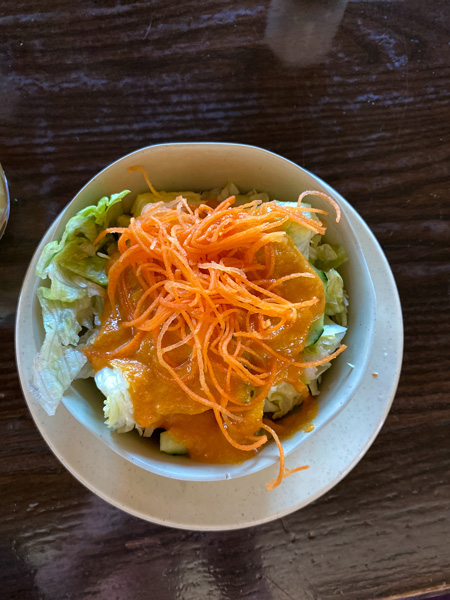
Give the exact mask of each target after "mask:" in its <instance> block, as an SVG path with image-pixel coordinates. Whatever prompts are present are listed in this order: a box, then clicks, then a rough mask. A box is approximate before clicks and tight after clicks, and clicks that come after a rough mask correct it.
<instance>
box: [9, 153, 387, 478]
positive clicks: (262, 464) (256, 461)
mask: <svg viewBox="0 0 450 600" xmlns="http://www.w3.org/2000/svg"><path fill="white" fill-rule="evenodd" d="M196 146H200V147H205V146H210V147H213V146H214V147H228V148H236V147H241V148H245V149H249V150H250V151H252V152H255V151H256V152H259V153H264V154H265V155H268V156H269V157H270V159H271V160H272V159H276V160H277V161H280V162H281V163H284V164H290V165H292V166H293V167H295V169H298V170H300V171H302V172H303V173H306V174H307V175H308V176H309V177H312V178H313V179H314V180H315V181H317V183H318V184H319V185H321V186H322V187H324V188H326V189H327V191H328V193H330V195H332V196H333V197H334V198H336V199H337V201H338V203H339V205H340V207H341V210H342V212H343V214H344V218H345V219H346V222H347V225H348V227H349V228H350V230H351V232H352V234H353V236H354V237H355V239H356V240H357V236H356V234H355V232H354V230H353V227H352V225H351V222H350V220H349V219H348V216H347V214H346V210H348V208H347V209H346V206H345V205H346V204H348V202H347V201H346V200H345V199H343V198H342V196H341V195H340V194H338V192H336V191H335V190H334V189H333V188H332V187H331V186H330V185H329V184H327V183H326V182H324V181H323V180H321V179H320V178H319V177H318V176H316V175H315V174H313V173H311V172H310V171H308V170H307V169H305V168H303V167H301V166H300V165H297V164H296V163H294V162H293V161H291V160H289V159H287V158H285V157H283V156H280V155H278V154H276V153H274V152H271V151H269V150H266V149H263V148H260V147H257V146H252V145H248V144H235V143H227V142H174V143H163V144H154V145H150V146H145V147H143V148H139V149H137V150H134V151H132V152H130V153H128V154H126V155H124V156H122V157H119V158H118V159H117V160H115V161H114V162H112V163H110V164H109V165H107V166H106V167H105V168H103V169H102V170H101V171H99V172H98V173H96V174H95V175H94V176H93V177H92V178H91V179H90V180H89V181H88V182H87V183H86V184H85V185H84V186H83V187H82V188H81V189H80V190H79V191H78V192H77V193H76V194H75V195H74V197H73V198H72V200H71V201H70V202H69V203H68V204H67V205H66V206H65V207H64V208H63V210H62V211H61V212H60V214H59V215H58V217H57V218H56V219H55V220H54V221H53V223H52V224H51V226H50V227H49V229H48V230H47V232H46V233H45V234H44V236H43V238H42V240H41V243H40V244H39V246H38V248H37V249H36V251H35V253H34V255H33V259H32V261H31V262H30V265H29V268H28V270H27V273H26V275H25V279H24V284H25V281H26V280H27V278H28V280H30V278H31V280H33V279H34V283H33V289H34V290H35V288H36V285H37V282H38V281H39V278H37V277H36V276H35V275H34V274H33V273H32V268H33V262H35V259H37V258H36V257H37V256H38V255H39V254H40V252H41V251H42V248H43V246H44V244H45V243H48V241H50V240H51V239H55V238H58V237H59V235H60V232H58V230H59V228H60V227H61V226H62V225H63V224H64V226H65V223H66V222H67V220H68V219H69V218H70V216H71V214H70V209H71V208H72V209H73V208H74V206H75V205H77V200H79V198H80V196H81V197H82V196H83V195H84V194H85V193H86V192H87V190H88V189H89V187H90V186H91V185H92V184H93V183H94V182H95V181H96V180H97V179H98V178H100V177H101V176H102V175H103V176H104V175H105V174H106V173H107V172H108V171H109V170H113V169H116V168H117V167H118V166H119V164H120V163H122V162H123V161H125V160H126V159H129V158H130V157H133V156H136V155H140V154H143V153H146V152H148V151H151V150H153V149H155V148H167V147H185V148H192V147H196ZM342 200H344V204H343V203H342ZM89 203H90V202H89V199H88V198H86V201H85V202H83V203H82V205H81V207H80V206H77V209H76V212H78V211H79V210H81V208H82V207H83V205H85V206H88V205H89ZM360 258H361V259H362V262H363V263H364V265H365V267H366V269H365V270H366V273H367V276H368V279H369V282H370V286H371V292H372V295H373V300H374V302H375V309H374V315H373V319H372V322H371V329H370V334H369V337H370V343H369V344H366V352H365V357H364V360H363V361H362V367H361V368H360V369H359V378H358V380H357V381H356V382H355V384H354V387H353V389H352V392H351V393H350V394H349V395H348V397H347V399H346V401H345V402H343V403H342V404H340V405H339V406H338V407H337V410H335V411H334V413H333V414H332V415H331V416H330V417H329V418H328V419H327V420H326V421H324V422H322V423H320V424H319V425H318V426H316V427H315V429H314V432H312V433H315V432H317V431H319V430H321V429H322V428H323V427H326V426H327V425H328V424H329V423H331V422H332V421H333V420H334V419H335V418H336V417H337V416H338V414H339V413H340V412H341V411H342V410H343V409H344V408H345V406H347V404H348V402H350V401H351V399H352V398H353V397H354V395H355V394H356V392H357V390H358V388H359V386H360V384H361V381H362V378H363V375H364V373H365V370H366V368H367V364H368V361H369V358H370V354H371V350H372V345H373V338H374V331H375V320H376V295H375V290H374V289H373V282H372V277H371V274H370V269H369V266H368V264H367V261H366V260H365V257H364V253H363V251H362V249H361V248H360ZM22 294H23V287H22V291H21V294H20V297H19V303H18V311H17V320H16V355H17V364H18V370H19V375H20V379H21V384H22V389H23V392H24V396H25V398H26V400H27V403H28V397H27V394H26V392H25V385H24V383H27V382H22V374H23V366H22V365H21V359H20V353H19V345H20V339H19V338H20V335H19V323H18V320H19V314H20V307H21V306H22V304H23V297H22ZM26 391H27V392H29V393H30V394H31V392H30V391H29V390H28V389H26ZM31 396H32V394H31ZM62 403H63V404H64V405H65V408H66V409H67V410H69V412H70V413H71V414H72V416H74V418H76V419H77V420H79V419H78V418H77V416H76V415H75V414H74V413H73V412H72V410H71V409H70V405H68V404H67V402H65V399H64V398H63V402H62ZM50 418H51V417H50ZM81 423H82V425H83V426H84V427H86V428H87V429H88V430H89V431H90V432H91V433H92V434H93V435H95V436H96V437H99V438H100V439H101V440H102V441H103V442H105V443H106V445H107V446H108V447H109V448H110V449H112V450H113V451H115V452H116V453H118V454H119V455H120V456H122V457H123V458H125V459H126V460H128V461H130V462H131V463H133V464H137V465H138V466H140V467H142V468H143V469H145V470H147V471H151V472H153V473H156V474H158V475H162V476H164V477H169V478H174V479H179V480H187V481H219V480H223V479H231V478H233V479H234V478H238V477H243V476H245V475H248V474H250V473H255V472H257V471H260V470H261V469H264V468H267V467H270V466H271V465H273V464H274V462H276V461H277V460H278V452H272V453H271V454H272V455H270V454H268V455H267V456H265V457H262V456H261V454H258V455H257V456H256V457H254V458H250V459H249V460H247V461H244V463H241V464H239V465H205V464H203V463H195V462H194V461H192V462H191V463H190V464H191V466H194V465H197V466H201V467H202V470H203V471H208V470H209V471H214V474H213V475H211V474H209V473H206V474H205V473H204V474H203V475H193V474H192V473H183V471H184V470H185V466H186V465H181V471H180V472H178V470H176V471H177V472H176V473H173V472H168V466H169V465H168V463H167V462H165V463H162V464H161V466H160V465H158V464H156V465H155V464H152V463H151V461H152V460H153V459H149V458H143V459H142V458H141V457H139V456H138V457H136V456H133V455H132V454H130V453H129V452H128V451H127V450H124V449H122V448H120V446H117V444H115V443H111V442H110V440H109V438H107V437H105V436H104V435H99V434H98V433H96V432H95V431H93V430H92V429H91V428H90V427H89V426H88V425H87V424H86V423H84V422H82V421H81ZM291 439H292V438H291ZM286 441H287V442H288V441H289V440H286ZM286 441H284V442H283V446H284V447H285V445H286ZM302 441H303V440H300V441H299V442H298V443H297V444H293V445H292V447H291V448H290V449H289V450H288V451H287V452H286V455H287V454H289V453H290V452H292V451H293V450H295V449H296V448H298V447H299V446H300V445H301V443H302ZM271 446H272V450H273V446H274V444H272V445H271ZM267 450H268V448H267V449H266V451H267ZM263 458H264V459H265V460H263ZM175 460H176V459H175ZM149 461H150V462H149ZM171 462H172V461H171ZM250 463H253V464H250ZM174 464H178V461H177V462H175V461H174ZM205 467H211V468H210V469H207V468H206V469H205ZM218 467H219V468H220V470H221V473H220V474H219V473H217V468H218ZM233 467H240V469H239V472H237V473H233ZM246 467H247V468H246ZM234 470H236V469H234ZM230 471H231V474H230Z"/></svg>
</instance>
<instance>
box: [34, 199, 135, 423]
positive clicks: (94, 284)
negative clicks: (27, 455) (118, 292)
mask: <svg viewBox="0 0 450 600" xmlns="http://www.w3.org/2000/svg"><path fill="white" fill-rule="evenodd" d="M127 193H128V191H124V192H122V193H121V194H114V195H112V196H111V198H106V197H104V198H102V199H101V200H100V201H99V203H98V204H97V205H96V206H88V207H87V208H84V209H83V210H81V211H80V212H79V213H77V214H76V215H75V216H74V217H72V218H71V219H70V220H69V222H68V223H67V225H66V227H65V230H64V234H63V236H62V239H61V241H60V242H57V241H53V242H50V243H49V244H47V246H46V247H45V248H44V250H43V252H42V254H41V257H40V259H39V261H38V264H37V267H36V274H37V275H38V277H41V278H42V279H44V280H45V279H47V280H49V282H50V285H49V286H48V287H47V286H45V285H44V286H41V287H39V288H38V290H37V298H38V300H39V303H40V305H41V308H42V317H43V324H44V330H45V339H44V342H43V345H42V348H41V350H40V352H39V354H38V355H37V357H36V359H35V363H34V370H33V377H32V386H33V389H34V391H35V394H36V396H37V398H38V399H39V401H40V403H41V404H42V406H43V407H44V408H45V410H46V411H47V412H48V413H49V414H54V413H55V410H56V407H57V405H58V403H59V402H60V400H61V398H62V396H63V394H64V392H65V391H66V389H67V388H68V387H69V385H70V384H71V383H72V381H73V380H74V379H75V378H77V377H78V376H80V374H81V375H82V374H83V373H84V372H88V371H89V369H83V367H84V366H85V364H86V362H87V359H86V357H85V355H84V354H83V352H82V351H81V350H80V349H79V348H78V347H77V346H78V344H79V342H80V338H79V336H80V333H82V330H83V329H85V330H88V331H89V330H92V329H93V328H94V327H95V326H96V325H98V323H99V315H100V313H101V311H102V308H103V297H104V295H105V287H106V285H107V283H108V278H107V275H106V262H107V258H105V257H103V256H98V254H97V250H98V249H99V247H101V246H102V244H103V243H104V240H102V241H101V242H100V244H99V245H98V246H94V243H93V242H94V241H95V238H96V237H97V236H98V234H99V233H100V232H101V231H103V229H105V228H106V227H109V226H110V225H112V224H114V223H115V220H116V219H117V217H118V216H119V215H120V214H121V213H122V203H121V200H122V198H123V197H124V196H125V195H126V194H127Z"/></svg>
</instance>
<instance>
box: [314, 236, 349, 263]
mask: <svg viewBox="0 0 450 600" xmlns="http://www.w3.org/2000/svg"><path fill="white" fill-rule="evenodd" d="M320 239H321V238H320V237H315V238H314V239H313V243H312V244H311V248H310V261H311V263H312V264H313V265H314V266H315V267H316V269H320V270H321V271H328V270H329V269H337V268H338V267H340V266H341V265H342V264H343V263H345V261H346V260H348V256H347V252H346V251H345V250H344V248H343V247H342V246H339V245H338V244H320Z"/></svg>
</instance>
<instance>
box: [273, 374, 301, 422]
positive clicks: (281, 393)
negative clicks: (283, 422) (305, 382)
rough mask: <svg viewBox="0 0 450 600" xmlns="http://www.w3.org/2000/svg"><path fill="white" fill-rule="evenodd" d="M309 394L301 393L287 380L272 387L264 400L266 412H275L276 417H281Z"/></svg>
mask: <svg viewBox="0 0 450 600" xmlns="http://www.w3.org/2000/svg"><path fill="white" fill-rule="evenodd" d="M307 395H308V394H307V393H305V394H300V393H299V392H297V390H296V389H295V387H294V386H293V385H291V384H290V383H287V382H286V381H282V382H281V383H279V384H278V385H276V386H274V387H272V388H271V389H270V392H269V393H268V395H267V398H266V399H265V400H264V412H265V413H273V418H274V419H281V417H284V415H287V414H288V413H289V412H291V410H292V409H293V408H294V407H295V406H298V405H299V404H301V403H302V402H303V400H304V399H305V397H306V396H307Z"/></svg>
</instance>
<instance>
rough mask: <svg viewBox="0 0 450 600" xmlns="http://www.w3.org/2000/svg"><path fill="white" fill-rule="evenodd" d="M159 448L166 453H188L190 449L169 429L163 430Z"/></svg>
mask: <svg viewBox="0 0 450 600" xmlns="http://www.w3.org/2000/svg"><path fill="white" fill-rule="evenodd" d="M159 449H160V450H161V452H165V453H166V454H187V453H188V449H187V448H186V446H185V445H184V444H181V443H180V442H179V441H177V440H176V439H175V438H174V437H172V435H171V434H170V433H169V432H168V431H163V432H162V433H161V435H160V436H159Z"/></svg>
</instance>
